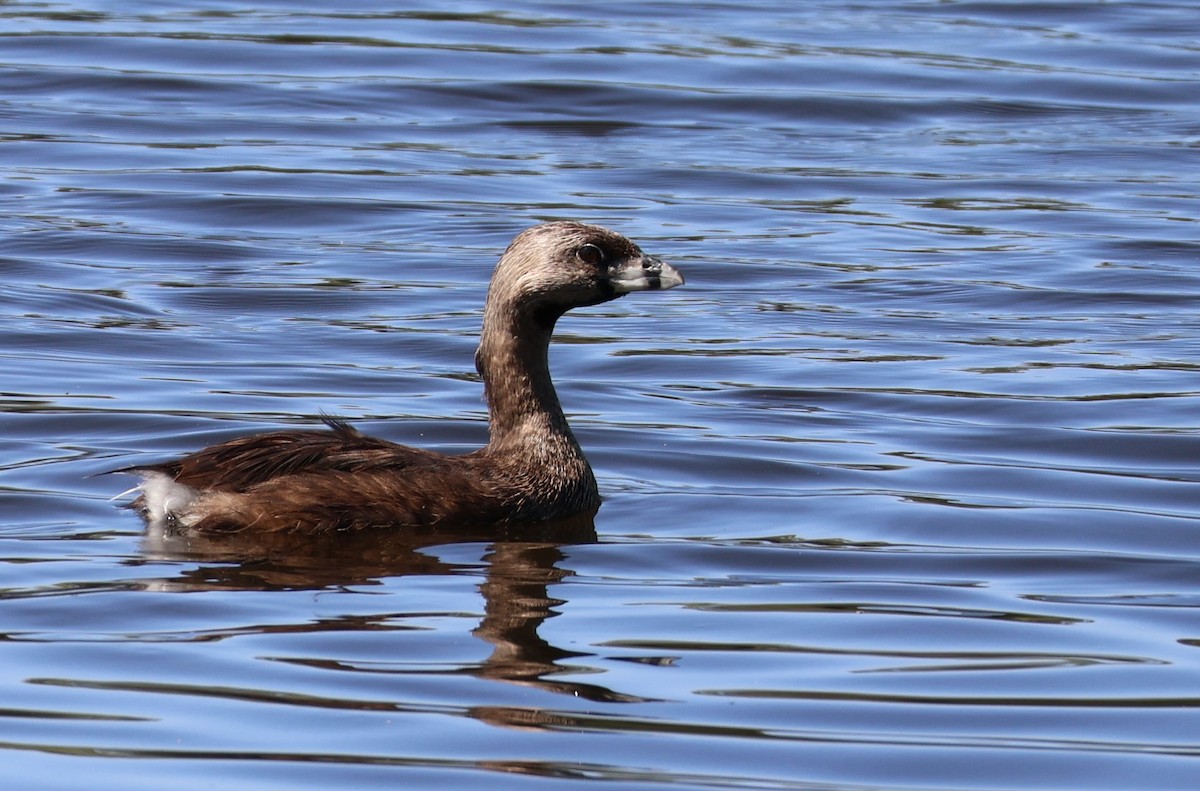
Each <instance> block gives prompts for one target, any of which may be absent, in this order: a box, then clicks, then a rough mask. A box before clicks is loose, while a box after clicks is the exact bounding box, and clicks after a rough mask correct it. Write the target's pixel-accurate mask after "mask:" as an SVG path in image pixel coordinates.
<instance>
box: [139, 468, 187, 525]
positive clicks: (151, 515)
mask: <svg viewBox="0 0 1200 791" xmlns="http://www.w3.org/2000/svg"><path fill="white" fill-rule="evenodd" d="M138 474H139V475H141V476H142V483H141V485H140V486H138V487H137V489H140V490H141V492H142V502H143V503H144V504H145V509H146V518H147V519H149V520H151V521H152V522H154V523H156V524H167V523H168V522H174V521H175V520H177V519H178V518H179V516H180V514H181V513H182V512H183V511H184V510H186V509H187V507H188V506H189V505H191V504H192V501H193V500H195V499H196V497H197V495H198V494H199V492H197V491H196V490H195V489H193V488H192V487H190V486H185V485H184V484H182V483H179V482H178V481H176V480H175V479H174V478H171V477H170V476H169V475H164V474H163V473H161V472H150V471H145V470H139V471H138ZM131 491H132V490H131Z"/></svg>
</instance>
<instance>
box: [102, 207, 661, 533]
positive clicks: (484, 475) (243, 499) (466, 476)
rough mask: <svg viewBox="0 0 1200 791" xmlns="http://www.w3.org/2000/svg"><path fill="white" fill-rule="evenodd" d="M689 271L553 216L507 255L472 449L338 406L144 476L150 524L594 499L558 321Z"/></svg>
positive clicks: (439, 517) (532, 512) (327, 526)
mask: <svg viewBox="0 0 1200 791" xmlns="http://www.w3.org/2000/svg"><path fill="white" fill-rule="evenodd" d="M682 284H683V275H681V274H680V273H679V272H678V271H676V270H675V269H674V268H673V267H672V266H670V265H669V264H666V263H663V262H662V261H661V260H659V259H658V258H654V257H652V256H649V255H646V254H644V253H643V252H642V251H641V249H639V248H638V246H637V245H636V244H634V243H633V242H631V241H629V240H628V239H626V238H625V237H624V236H621V235H620V234H617V233H614V232H613V231H610V230H607V229H605V228H600V227H598V226H595V225H584V224H582V223H577V222H554V223H547V224H544V225H538V226H535V227H533V228H530V229H529V230H527V231H524V232H523V233H521V234H520V235H518V236H517V237H516V239H514V240H513V242H512V244H511V245H509V247H508V249H507V250H506V251H505V252H504V255H503V256H501V258H500V262H499V263H498V264H497V265H496V271H495V273H494V274H493V275H492V282H491V286H490V287H489V289H488V296H487V304H486V306H485V307H484V312H483V332H482V333H481V335H480V339H479V350H478V352H476V355H475V367H476V368H477V369H478V370H479V374H480V376H481V377H482V378H483V386H484V394H485V396H486V398H487V405H488V417H489V428H490V433H489V439H488V443H487V445H485V446H484V447H483V448H481V449H479V450H477V451H474V452H473V453H468V454H465V455H462V456H446V455H443V454H441V453H435V452H433V451H428V450H422V449H419V448H410V447H407V446H405V445H397V444H395V443H392V442H387V441H385V440H382V439H375V438H372V437H368V436H366V435H365V434H362V433H360V432H358V431H357V430H355V429H354V428H351V427H350V426H348V425H347V424H345V423H343V422H341V421H338V420H327V421H326V423H327V424H328V428H329V430H291V431H277V432H273V433H270V434H260V435H257V436H251V437H244V438H241V439H235V440H231V441H229V442H224V443H221V444H219V445H214V446H212V447H210V448H206V449H204V450H201V451H198V452H196V453H193V454H191V455H190V456H185V457H183V458H181V459H176V460H174V461H168V462H165V463H162V464H152V465H144V466H143V465H139V466H135V467H129V468H126V469H123V470H121V472H131V473H136V474H138V475H141V476H142V483H141V485H140V486H139V487H137V490H140V496H139V497H138V499H137V500H136V501H135V506H137V507H139V508H141V509H142V511H143V513H144V514H145V515H146V517H147V519H148V520H149V521H150V522H151V524H152V525H156V526H160V527H167V528H174V529H179V530H194V531H198V532H208V533H219V532H236V531H255V532H258V531H263V532H331V531H337V530H357V529H363V528H370V527H387V526H391V527H403V526H411V527H417V526H422V527H425V526H434V527H437V526H447V527H452V526H458V525H472V526H476V525H485V524H495V525H514V524H521V523H533V522H542V521H547V520H552V519H561V518H565V517H570V516H572V515H576V514H584V513H589V512H592V513H594V512H595V510H596V509H597V508H598V507H599V505H600V495H599V492H598V491H597V488H596V478H595V476H594V475H593V474H592V469H591V467H590V466H589V465H588V462H587V459H586V458H585V457H584V455H583V451H582V450H581V449H580V447H579V443H578V442H576V441H575V437H574V436H573V435H572V434H571V429H570V427H569V426H568V425H567V420H566V417H565V416H564V415H563V411H562V407H561V406H560V405H559V403H558V396H557V394H556V393H555V392H554V385H553V384H552V383H551V381H550V368H549V364H548V361H547V350H548V346H549V343H550V335H551V333H552V332H553V330H554V323H555V321H557V320H558V318H559V317H560V316H562V315H563V314H564V313H565V312H567V311H568V310H570V309H571V308H578V307H583V306H585V305H596V304H599V303H601V302H607V301H608V300H611V299H616V298H617V297H620V296H622V295H624V294H627V293H629V292H631V291H649V290H658V289H668V288H674V287H675V286H678V285H682Z"/></svg>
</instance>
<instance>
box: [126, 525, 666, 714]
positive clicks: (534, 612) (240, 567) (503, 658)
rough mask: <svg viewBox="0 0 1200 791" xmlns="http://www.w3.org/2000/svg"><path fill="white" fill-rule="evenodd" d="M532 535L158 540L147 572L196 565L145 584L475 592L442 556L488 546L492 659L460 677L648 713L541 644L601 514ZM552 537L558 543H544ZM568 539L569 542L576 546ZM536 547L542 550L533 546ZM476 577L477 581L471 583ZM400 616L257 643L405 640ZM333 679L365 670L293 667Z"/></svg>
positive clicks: (486, 617)
mask: <svg viewBox="0 0 1200 791" xmlns="http://www.w3.org/2000/svg"><path fill="white" fill-rule="evenodd" d="M538 528H539V529H537V530H534V531H531V530H530V527H529V526H528V525H526V526H522V528H521V540H520V541H516V540H503V538H501V540H497V532H496V530H497V529H496V527H495V526H494V525H493V526H489V527H488V528H487V529H486V530H480V531H478V532H473V531H471V530H456V531H454V532H452V533H447V532H440V533H433V532H430V533H425V534H415V533H411V532H410V533H408V534H407V535H395V534H385V533H384V531H377V532H376V531H368V532H365V533H348V534H341V535H337V536H328V537H323V538H320V539H315V538H314V537H313V536H311V535H308V536H293V535H262V534H259V535H255V536H253V537H251V536H246V535H243V536H240V537H236V538H234V539H230V538H229V537H221V538H219V539H218V538H210V537H205V536H197V535H195V534H173V533H171V532H169V531H164V530H154V529H151V530H150V531H148V532H147V534H146V537H145V539H144V541H143V556H144V558H145V561H146V562H161V561H171V562H187V563H193V564H195V565H193V566H191V567H189V568H186V569H185V570H183V571H181V572H180V573H179V574H178V575H177V576H174V577H170V578H162V579H155V580H146V581H144V586H145V587H146V588H151V589H154V590H160V591H178V592H192V591H213V590H221V591H236V590H245V591H295V590H314V591H320V590H336V589H341V588H347V587H352V586H363V585H372V584H378V583H379V582H380V580H382V579H385V578H389V577H397V576H421V575H429V576H450V577H455V578H457V579H461V580H464V582H465V581H466V580H468V579H472V577H473V576H474V575H478V574H479V573H480V572H479V567H478V566H477V565H475V564H471V565H470V566H463V565H462V564H459V563H454V562H447V561H445V560H442V559H440V558H438V557H437V556H436V554H434V553H432V552H427V551H426V550H431V549H434V548H436V547H439V546H446V545H450V544H464V543H481V544H486V545H487V549H486V552H485V554H484V555H483V562H484V564H485V567H484V569H483V572H482V573H483V575H484V578H483V582H482V583H480V584H479V592H480V593H481V594H482V596H483V603H484V614H483V617H482V619H481V620H480V622H479V625H478V626H477V627H476V628H474V629H473V630H472V634H473V635H474V636H475V637H477V638H479V639H480V640H482V641H484V642H485V643H488V644H490V645H491V647H492V651H491V654H490V656H488V657H487V658H486V659H485V660H483V661H482V662H479V663H477V664H471V665H463V666H462V667H461V668H459V669H458V670H457V671H455V672H457V673H463V674H469V675H473V676H476V677H478V678H484V679H489V680H493V681H502V682H507V683H510V684H518V685H521V686H528V687H534V688H538V689H541V690H545V691H548V692H553V693H558V694H563V695H568V696H571V697H576V698H582V699H585V700H591V701H602V702H641V701H645V700H646V699H645V698H641V697H637V696H633V695H626V694H623V693H620V692H617V691H614V690H612V689H609V688H607V687H604V686H601V685H598V684H590V683H580V682H575V681H571V680H568V679H567V678H565V676H569V675H570V674H572V672H573V671H574V672H587V673H592V672H594V671H593V670H592V669H591V668H587V669H585V670H583V671H579V670H578V669H577V668H572V666H571V665H570V664H569V661H570V660H571V659H572V658H575V657H584V656H589V654H586V653H580V652H577V651H570V650H567V649H564V648H560V647H558V646H555V645H552V644H550V643H549V642H547V641H546V640H545V639H544V638H543V637H542V636H541V634H540V633H539V629H540V628H541V626H542V624H543V623H544V622H545V621H546V619H548V618H550V617H552V616H555V615H558V614H559V612H558V608H560V607H562V606H563V605H564V604H566V600H564V599H562V598H559V597H552V596H551V595H550V592H549V591H550V588H551V586H555V585H558V584H559V583H561V582H562V581H563V580H564V579H565V578H567V577H570V576H572V575H573V574H574V572H572V571H571V570H570V569H568V568H565V567H563V565H562V563H563V561H564V560H565V559H566V554H565V553H564V548H567V547H569V546H571V545H573V544H586V543H592V542H594V541H595V540H596V532H595V527H594V523H593V516H592V514H582V515H578V516H575V517H572V518H570V519H567V520H558V521H555V522H553V523H546V524H545V525H540V526H538ZM540 536H553V537H554V541H553V542H551V541H542V540H537V539H538V538H539V537H540ZM567 537H569V541H567V540H565V538H567ZM531 539H532V540H531ZM466 569H469V570H470V573H471V575H472V576H465V575H464V574H463V572H464V570H466ZM394 617H395V616H393V615H358V616H355V615H346V616H342V617H340V618H334V619H326V618H323V619H321V620H319V621H310V622H304V623H298V624H281V625H278V626H275V627H254V629H253V631H254V632H256V633H260V632H267V631H270V632H275V633H297V632H317V631H333V630H336V631H379V630H386V629H390V628H395V627H394V626H392V625H390V624H385V623H383V622H384V621H387V620H391V619H392V618H394ZM287 661H292V662H301V663H303V664H306V665H310V666H321V667H325V668H327V669H341V670H347V669H351V670H353V669H356V668H353V667H349V666H347V665H345V664H344V663H342V662H340V661H338V660H332V659H329V660H321V659H315V660H314V659H305V660H287ZM469 714H470V715H471V716H473V717H475V718H476V719H479V720H481V721H483V722H488V723H490V724H493V725H503V726H508V727H520V728H552V727H556V726H562V725H563V724H564V722H563V720H564V718H566V719H570V716H571V715H570V713H569V712H564V711H561V710H560V711H543V710H540V709H536V708H525V707H506V706H484V707H475V708H472V709H470V710H469Z"/></svg>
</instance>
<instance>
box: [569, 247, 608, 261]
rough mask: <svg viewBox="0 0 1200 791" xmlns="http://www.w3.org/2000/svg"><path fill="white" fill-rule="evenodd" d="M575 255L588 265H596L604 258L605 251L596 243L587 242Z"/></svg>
mask: <svg viewBox="0 0 1200 791" xmlns="http://www.w3.org/2000/svg"><path fill="white" fill-rule="evenodd" d="M575 257H576V258H578V259H579V260H580V261H582V262H583V263H585V264H587V265H588V266H596V265H597V264H599V263H600V262H601V261H603V260H604V251H603V250H601V249H600V248H599V247H597V246H596V245H594V244H585V245H583V246H582V247H580V248H579V249H578V250H576V251H575Z"/></svg>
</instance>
